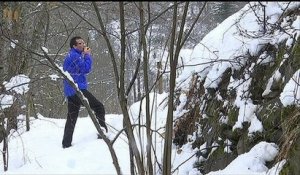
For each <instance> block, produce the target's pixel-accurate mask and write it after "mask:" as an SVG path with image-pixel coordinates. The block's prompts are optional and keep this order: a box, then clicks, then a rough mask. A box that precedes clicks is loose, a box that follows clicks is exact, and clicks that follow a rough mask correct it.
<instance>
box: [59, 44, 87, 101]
mask: <svg viewBox="0 0 300 175" xmlns="http://www.w3.org/2000/svg"><path fill="white" fill-rule="evenodd" d="M91 68H92V58H91V55H90V54H85V55H84V54H83V53H82V52H81V51H80V50H77V49H75V48H72V49H70V51H69V54H68V55H67V56H66V57H65V60H64V65H63V69H64V71H67V72H69V73H70V75H71V76H72V78H73V80H74V82H75V83H76V84H77V85H78V88H79V89H80V90H83V89H87V80H86V74H88V73H89V72H90V71H91ZM75 93H76V91H75V89H74V88H72V86H71V85H70V84H69V83H68V82H67V80H64V94H65V96H66V97H69V96H72V95H75Z"/></svg>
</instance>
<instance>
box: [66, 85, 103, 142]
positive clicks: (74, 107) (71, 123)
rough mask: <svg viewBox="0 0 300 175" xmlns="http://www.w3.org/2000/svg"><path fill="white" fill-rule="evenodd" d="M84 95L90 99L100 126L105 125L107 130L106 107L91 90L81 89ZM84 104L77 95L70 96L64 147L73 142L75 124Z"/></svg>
mask: <svg viewBox="0 0 300 175" xmlns="http://www.w3.org/2000/svg"><path fill="white" fill-rule="evenodd" d="M81 92H82V93H83V95H84V96H85V97H86V98H87V99H88V101H89V104H90V107H91V108H92V110H93V111H94V112H95V115H96V117H97V119H98V122H99V124H100V126H102V127H104V128H105V129H106V132H107V126H106V124H105V118H104V117H105V109H104V106H103V104H102V103H101V102H100V101H99V100H97V99H96V98H95V97H94V96H93V95H92V94H91V93H90V92H89V91H87V90H81ZM81 105H83V104H82V102H81V100H80V98H79V97H78V96H77V95H73V96H70V97H68V117H67V121H66V125H65V131H64V137H63V141H62V144H63V147H69V146H71V143H72V138H73V132H74V128H75V124H76V121H77V118H78V113H79V109H80V106H81Z"/></svg>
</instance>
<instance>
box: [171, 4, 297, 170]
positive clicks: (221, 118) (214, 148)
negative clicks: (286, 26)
mask: <svg viewBox="0 0 300 175" xmlns="http://www.w3.org/2000/svg"><path fill="white" fill-rule="evenodd" d="M299 14H300V10H299V7H298V8H294V9H293V10H290V11H288V12H286V13H283V15H282V17H281V18H282V19H281V20H279V22H281V23H283V22H287V21H286V20H285V19H289V20H290V24H292V23H293V21H296V20H299V19H300V17H299ZM280 25H282V24H278V26H280ZM276 30H280V29H278V28H276V27H275V28H274V29H273V31H272V32H273V34H275V33H276ZM290 34H293V33H290ZM270 36H271V34H270ZM291 38H293V39H291V40H290V39H288V38H287V39H284V40H282V41H280V42H278V43H264V44H263V45H262V46H261V47H260V51H259V52H258V53H257V54H256V55H253V54H252V55H251V54H248V55H242V56H243V57H246V58H247V59H246V60H247V61H246V62H245V63H244V64H242V65H241V66H240V68H239V69H233V68H232V67H228V68H227V69H226V70H225V71H224V73H223V74H222V76H221V77H219V78H218V79H219V83H218V86H217V87H214V88H212V87H209V86H206V85H205V81H206V78H207V77H203V76H202V77H201V76H200V75H199V74H197V73H195V74H194V75H193V76H192V78H191V79H190V80H189V88H187V89H181V88H178V92H180V93H177V94H178V96H177V99H176V104H177V105H178V106H179V105H180V106H184V107H183V109H184V110H186V111H187V112H185V113H184V114H183V116H180V117H178V119H177V120H176V121H175V124H174V125H175V126H174V128H175V129H174V130H175V137H174V140H173V143H174V144H176V145H177V146H178V147H181V146H182V145H184V144H185V143H187V142H192V143H193V148H200V147H201V148H203V147H205V149H202V150H200V151H199V154H197V156H198V157H202V158H201V159H199V162H196V163H195V166H196V167H197V168H198V169H199V171H200V172H202V173H207V172H210V171H216V170H219V169H223V168H225V167H226V166H227V165H228V164H229V163H230V162H231V161H232V160H233V159H235V158H236V157H237V156H238V155H240V154H243V153H245V152H247V151H249V150H250V149H251V148H252V147H253V146H254V145H256V144H257V143H259V142H261V141H266V142H274V143H276V144H277V145H278V146H279V148H280V149H279V153H278V155H277V157H276V158H275V159H274V160H273V161H271V162H269V164H268V165H267V166H269V167H271V166H273V165H275V164H276V163H277V162H279V161H281V160H283V159H286V160H287V163H286V164H285V166H284V168H283V170H282V171H281V174H299V173H300V166H299V163H298V162H300V108H299V105H297V103H298V102H296V103H295V104H294V105H284V104H283V103H282V100H281V97H280V96H281V93H282V92H283V90H284V87H285V86H286V84H287V83H288V82H289V81H290V80H291V79H293V77H294V76H295V75H294V74H295V73H296V72H297V71H298V70H299V69H300V37H299V34H298V35H296V34H295V33H294V35H292V36H291ZM287 43H289V44H287ZM267 57H271V58H272V59H271V61H268V62H265V63H261V61H262V60H263V59H262V58H267ZM250 70H251V71H250ZM247 75H249V76H247ZM299 76H300V75H298V77H299ZM232 79H235V80H240V81H241V82H245V81H248V80H249V79H251V81H249V83H248V88H247V91H246V92H241V91H240V90H239V89H238V88H230V87H229V85H230V83H231V82H232ZM295 81H296V82H298V81H299V80H295ZM241 84H242V83H241ZM298 85H299V84H298ZM295 88H300V86H296V87H295ZM241 93H244V96H243V95H241ZM180 94H181V95H182V94H185V95H186V97H187V100H186V101H185V104H184V105H182V104H181V102H180V100H179V99H180V98H179V96H180ZM243 97H244V98H247V100H245V101H244V102H245V103H247V102H250V101H251V105H250V103H249V105H248V106H247V105H245V108H244V109H243V110H241V109H242V106H238V105H237V103H236V100H237V98H243ZM241 112H244V113H245V114H244V115H242V114H241ZM251 112H253V114H251V118H247V114H249V113H251ZM241 116H244V117H245V119H243V120H241V119H240V118H239V117H241ZM239 121H242V122H239ZM255 123H256V124H255ZM260 125H261V128H254V126H260ZM189 135H193V136H195V137H194V139H192V140H189V138H190V137H189ZM224 150H225V151H224ZM200 160H201V161H200Z"/></svg>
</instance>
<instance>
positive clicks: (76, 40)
mask: <svg viewBox="0 0 300 175" xmlns="http://www.w3.org/2000/svg"><path fill="white" fill-rule="evenodd" d="M84 47H85V42H84V41H83V39H82V38H81V37H80V36H75V37H73V38H72V39H71V40H70V48H75V49H78V50H81V51H83V49H84Z"/></svg>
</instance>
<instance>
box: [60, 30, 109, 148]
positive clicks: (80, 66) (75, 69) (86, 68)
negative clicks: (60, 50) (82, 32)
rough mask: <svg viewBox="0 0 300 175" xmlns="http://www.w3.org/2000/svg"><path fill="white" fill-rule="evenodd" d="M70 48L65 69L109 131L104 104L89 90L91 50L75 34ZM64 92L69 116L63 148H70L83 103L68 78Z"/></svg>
mask: <svg viewBox="0 0 300 175" xmlns="http://www.w3.org/2000/svg"><path fill="white" fill-rule="evenodd" d="M70 48H71V49H70V51H69V53H68V54H67V56H66V57H65V60H64V65H63V69H64V71H66V72H68V73H69V74H70V75H71V76H72V78H73V80H74V82H75V84H76V85H77V86H78V88H79V89H80V91H81V92H82V93H83V95H84V96H85V97H86V98H87V99H88V101H89V105H90V107H91V108H92V110H93V111H94V112H95V115H96V117H97V119H98V122H99V124H100V126H101V127H104V128H105V130H106V132H107V126H106V124H105V118H104V116H105V109H104V106H103V104H102V103H101V102H100V101H99V100H97V99H96V98H95V97H94V96H93V95H92V94H91V93H90V92H89V91H88V90H87V87H88V86H87V79H86V75H87V74H88V73H89V72H90V71H91V69H92V62H93V60H92V56H91V51H90V49H89V48H88V47H86V46H85V43H84V40H83V39H82V38H81V37H80V36H75V37H73V38H72V39H71V40H70ZM64 94H65V96H66V97H67V99H68V116H67V121H66V124H65V130H64V136H63V140H62V145H63V148H68V147H70V146H71V143H72V138H73V132H74V128H75V124H76V121H77V118H78V113H79V109H80V106H81V105H83V104H82V102H81V100H80V98H79V97H78V96H77V95H76V91H75V89H74V88H72V86H71V85H70V84H69V83H68V81H67V80H64Z"/></svg>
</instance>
